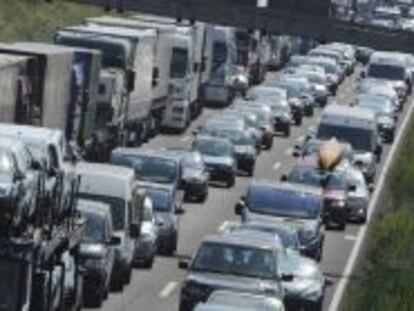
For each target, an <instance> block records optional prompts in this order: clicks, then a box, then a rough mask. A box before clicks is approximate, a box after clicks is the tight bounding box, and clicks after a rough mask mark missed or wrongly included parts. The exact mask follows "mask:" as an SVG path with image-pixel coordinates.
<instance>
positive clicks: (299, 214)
mask: <svg viewBox="0 0 414 311" xmlns="http://www.w3.org/2000/svg"><path fill="white" fill-rule="evenodd" d="M247 206H248V208H249V210H250V211H251V212H254V213H259V214H267V215H273V216H279V217H288V218H316V217H317V215H318V212H319V208H320V206H321V199H320V198H319V197H317V196H314V195H310V194H299V193H297V192H296V191H291V190H280V189H276V188H272V187H264V188H260V187H258V188H252V189H250V191H249V193H248V196H247Z"/></svg>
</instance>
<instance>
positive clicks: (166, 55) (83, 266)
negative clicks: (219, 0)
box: [0, 16, 414, 311]
mask: <svg viewBox="0 0 414 311" xmlns="http://www.w3.org/2000/svg"><path fill="white" fill-rule="evenodd" d="M196 26H197V27H198V28H197V27H196ZM202 26H203V27H201V23H198V22H197V23H196V24H195V25H194V24H184V22H183V24H182V25H177V24H176V21H171V20H168V19H162V18H157V17H153V16H152V17H151V16H135V17H131V18H118V17H96V18H90V19H88V20H86V21H85V24H82V25H79V26H71V27H65V28H62V29H59V30H57V32H56V36H55V42H54V45H47V44H45V45H44V46H43V45H42V44H32V43H10V44H0V87H1V86H3V85H4V84H3V82H2V79H3V77H6V75H4V76H3V71H4V72H5V70H6V69H4V68H6V67H7V68H12V69H13V68H14V67H13V66H14V64H18V66H17V65H16V68H19V70H17V71H16V72H18V73H19V79H17V82H16V85H18V87H16V89H17V90H19V92H21V93H22V94H23V95H25V90H26V89H25V85H26V84H25V83H28V84H27V85H29V84H30V85H31V87H32V89H31V92H33V93H36V92H37V93H36V94H37V95H39V96H38V97H36V98H40V100H38V99H36V100H35V101H34V102H33V103H32V102H31V101H32V100H33V98H35V97H33V98H32V97H31V96H27V98H26V97H25V96H23V95H22V96H20V97H19V96H17V97H14V98H12V99H11V100H10V103H11V102H13V103H18V104H17V105H16V107H12V108H13V109H11V108H10V107H9V108H7V107H6V109H5V110H4V112H5V113H4V115H5V116H6V115H7V116H6V117H4V118H10V120H12V121H8V120H2V123H1V124H0V159H1V161H0V175H1V176H2V177H1V179H2V185H1V190H0V196H1V198H0V203H1V204H0V205H1V206H2V208H1V210H2V214H1V216H0V227H1V230H0V231H1V232H0V233H1V234H0V235H1V237H0V245H1V247H2V249H3V251H1V252H0V271H1V273H2V275H3V274H4V275H8V277H7V278H5V281H4V283H3V281H0V288H3V289H4V291H5V292H7V293H9V292H10V294H7V295H3V294H2V295H1V296H4V297H1V299H0V301H1V304H0V306H1V307H0V309H2V310H3V306H4V310H16V309H18V310H20V309H19V307H18V306H24V305H30V306H31V308H35V309H33V310H69V309H74V308H76V309H80V308H82V307H86V308H101V309H103V310H132V309H139V308H140V309H144V310H177V309H178V310H180V311H190V310H196V311H232V310H240V311H241V310H257V311H259V310H275V311H276V310H277V311H282V310H288V311H290V310H310V311H313V310H328V306H329V303H330V300H332V297H333V296H335V287H336V285H337V282H338V280H340V279H341V278H342V277H346V276H343V275H341V274H342V271H343V268H344V266H345V265H346V263H347V260H348V257H349V253H350V250H351V248H352V243H354V242H355V240H356V239H357V233H358V230H359V228H361V227H363V226H366V224H367V222H368V221H369V218H370V213H371V212H372V211H370V202H371V197H372V194H373V192H374V191H375V189H376V186H377V181H378V178H379V176H381V175H382V174H383V173H384V171H383V169H382V168H383V165H384V162H385V161H386V158H387V156H388V152H389V149H390V147H391V146H392V145H393V144H394V140H397V139H399V138H398V137H399V131H400V127H401V124H402V123H403V122H404V120H405V119H407V118H408V115H407V111H409V107H408V106H409V103H408V102H409V99H410V96H411V90H412V78H413V77H414V65H413V64H414V61H413V60H414V58H413V56H411V55H409V54H404V53H397V52H382V51H374V50H371V49H368V48H365V47H357V46H352V45H348V44H344V43H325V44H318V43H316V42H313V41H312V40H305V39H298V38H293V37H287V36H278V37H276V36H270V35H266V34H261V33H253V32H248V31H244V32H242V31H239V33H237V31H236V29H234V28H231V27H221V26H215V25H202ZM195 28H197V29H195ZM200 29H202V30H203V33H204V36H205V37H204V40H201V39H200V33H201V32H200ZM265 39H266V40H265ZM265 41H266V44H267V45H266V44H265ZM206 42H207V43H208V44H206ZM246 42H247V43H246ZM252 42H253V43H252ZM243 43H244V44H243ZM265 45H266V47H267V49H265V48H264V46H265ZM52 46H53V48H51V47H52ZM207 46H208V47H209V48H207ZM251 49H253V50H255V51H256V52H257V51H262V50H261V49H263V50H266V51H267V52H268V53H264V52H263V53H259V52H257V53H256V55H255V57H252V55H251ZM207 50H208V52H207ZM68 55H71V56H70V57H69V56H68ZM206 55H207V56H208V57H207V56H206ZM65 57H66V58H65ZM29 59H30V61H29ZM45 60H47V61H46V62H45ZM66 61H67V63H65V62H66ZM153 63H154V64H155V65H154V66H153ZM10 64H12V65H10ZM23 64H29V65H30V66H32V65H33V64H35V65H34V66H33V67H30V69H31V70H37V69H40V71H39V72H41V73H42V75H41V76H40V74H39V75H36V78H35V79H33V77H31V76H30V75H27V76H26V77H27V78H28V79H27V81H26V80H25V79H23V78H25V76H24V75H23V74H22V72H23V71H24V69H25V68H26V67H24V66H23ZM65 68H66V69H65ZM63 70H66V71H63ZM29 71H30V70H28V71H27V72H29ZM30 72H33V71H30ZM81 73H82V74H81ZM12 75H13V73H12V71H10V72H8V76H7V77H8V79H10V77H11V76H12ZM76 78H78V80H77V79H76ZM41 80H42V81H43V84H42V82H41ZM95 80H96V81H99V83H96V85H94V82H96V81H95ZM74 81H75V83H74V84H73V85H72V84H71V83H73V82H74ZM64 85H71V88H70V89H69V90H67V89H66V90H64V88H63V86H64ZM72 86H73V87H72ZM93 87H95V88H96V91H91V90H92V88H93ZM53 92H54V94H52V93H53ZM65 92H66V93H65ZM11 93H12V92H9V93H7V92H6V93H4V94H5V97H7V96H12V95H13V94H11ZM19 94H20V93H19ZM50 94H52V95H51V96H55V98H58V99H59V100H61V101H62V102H63V100H64V99H65V96H66V97H67V98H69V99H70V100H72V101H74V100H79V105H75V106H73V107H72V106H69V107H68V109H67V110H66V109H60V108H59V105H60V103H59V102H58V101H56V102H53V101H52V100H51V97H49V95H50ZM63 94H66V95H65V96H63ZM20 95H21V94H20ZM26 95H27V94H26ZM167 95H168V96H167ZM93 96H96V103H97V104H96V105H95V106H94V109H91V107H90V106H88V105H89V104H90V103H91V102H92V101H91V98H92V97H93ZM126 98H128V101H126V100H125V99H126ZM167 98H168V99H167ZM37 101H38V102H37ZM86 102H87V103H88V105H87V104H85V103H86ZM6 104H7V101H5V105H6ZM7 109H8V110H7ZM6 110H7V111H6ZM12 123H14V124H12ZM39 125H40V127H39ZM68 133H69V134H68ZM73 141H75V143H73ZM11 207H13V208H11ZM80 232H81V233H80ZM39 254H42V255H39ZM37 256H38V257H37ZM10 258H12V259H13V260H11V259H10ZM24 258H26V259H24ZM27 258H30V259H27ZM29 275H31V276H32V278H29V277H27V281H24V282H20V281H17V280H18V279H19V276H20V277H22V276H29ZM25 278H26V277H25ZM7 280H13V282H10V281H7ZM7 282H10V283H11V284H9V283H7ZM24 291H25V292H27V293H28V294H26V295H24V297H20V296H19V297H17V294H16V293H18V292H24ZM29 293H30V294H29ZM62 308H63V309H62Z"/></svg>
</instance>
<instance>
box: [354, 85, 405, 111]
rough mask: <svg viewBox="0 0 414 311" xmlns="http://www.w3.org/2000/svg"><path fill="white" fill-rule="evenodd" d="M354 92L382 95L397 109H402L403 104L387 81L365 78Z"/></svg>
mask: <svg viewBox="0 0 414 311" xmlns="http://www.w3.org/2000/svg"><path fill="white" fill-rule="evenodd" d="M356 92H357V93H359V94H372V95H379V96H384V97H386V98H388V99H389V100H390V101H391V102H392V103H393V106H394V108H395V109H396V110H397V111H401V110H402V109H403V104H402V102H401V101H400V99H399V97H398V94H397V91H396V90H395V88H394V87H393V85H392V83H390V82H389V81H386V80H379V79H373V78H365V79H363V80H362V81H361V82H360V83H359V84H358V87H357V89H356Z"/></svg>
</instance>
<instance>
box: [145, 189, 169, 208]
mask: <svg viewBox="0 0 414 311" xmlns="http://www.w3.org/2000/svg"><path fill="white" fill-rule="evenodd" d="M146 192H147V195H148V196H149V197H150V198H151V200H152V208H153V210H154V211H156V212H168V211H171V208H172V202H171V195H170V192H169V191H167V190H164V189H157V188H147V191H146Z"/></svg>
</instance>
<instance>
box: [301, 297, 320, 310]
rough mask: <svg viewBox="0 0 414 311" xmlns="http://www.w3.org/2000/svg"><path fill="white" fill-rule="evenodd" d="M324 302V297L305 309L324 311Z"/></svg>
mask: <svg viewBox="0 0 414 311" xmlns="http://www.w3.org/2000/svg"><path fill="white" fill-rule="evenodd" d="M323 300H324V297H322V298H320V299H319V300H318V301H317V302H314V303H312V304H311V305H309V306H308V307H307V308H304V309H305V310H307V311H322V310H323Z"/></svg>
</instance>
